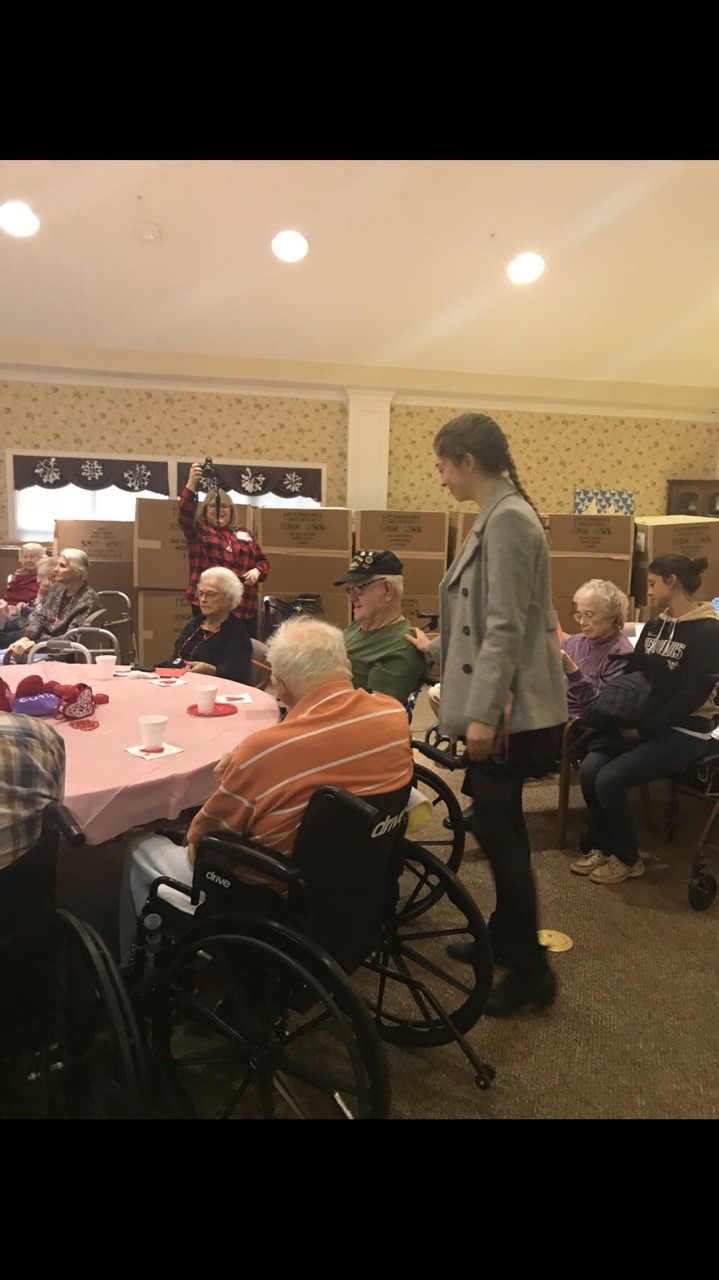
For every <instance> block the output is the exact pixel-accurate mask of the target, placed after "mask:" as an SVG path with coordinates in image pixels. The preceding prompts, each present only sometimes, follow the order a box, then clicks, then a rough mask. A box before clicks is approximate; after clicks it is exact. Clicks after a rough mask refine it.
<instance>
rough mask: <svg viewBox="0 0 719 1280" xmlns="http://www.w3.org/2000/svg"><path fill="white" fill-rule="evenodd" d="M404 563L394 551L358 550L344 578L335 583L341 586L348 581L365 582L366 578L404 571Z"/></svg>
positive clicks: (336, 585)
mask: <svg viewBox="0 0 719 1280" xmlns="http://www.w3.org/2000/svg"><path fill="white" fill-rule="evenodd" d="M403 571H404V565H403V564H402V561H401V560H398V559H397V557H396V555H395V554H394V552H393V551H358V552H357V553H356V554H355V555H353V557H352V563H351V564H350V567H349V569H348V570H347V572H346V574H345V576H344V578H338V579H337V581H336V582H335V583H334V584H333V585H334V586H335V587H341V586H342V584H343V583H345V582H347V583H349V584H350V585H351V584H352V583H353V582H364V581H365V579H366V578H381V577H382V576H383V574H396V573H403Z"/></svg>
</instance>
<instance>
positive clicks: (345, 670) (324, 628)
mask: <svg viewBox="0 0 719 1280" xmlns="http://www.w3.org/2000/svg"><path fill="white" fill-rule="evenodd" d="M267 661H268V662H269V664H270V666H271V667H272V674H273V676H275V678H276V679H278V680H281V681H282V683H283V684H285V685H287V687H288V688H289V689H293V688H294V687H295V686H297V685H301V684H304V682H305V681H306V680H316V679H317V678H318V677H320V676H326V677H327V679H328V680H331V679H336V680H341V679H349V661H348V658H347V649H346V647H345V642H344V636H343V635H342V632H341V631H340V629H339V627H333V626H332V623H330V622H323V621H322V620H321V619H320V618H311V617H309V616H307V615H302V614H300V616H299V617H297V618H288V619H287V621H286V622H283V623H282V624H281V626H279V627H278V628H277V630H276V631H275V633H274V635H273V636H270V639H269V640H268V642H267Z"/></svg>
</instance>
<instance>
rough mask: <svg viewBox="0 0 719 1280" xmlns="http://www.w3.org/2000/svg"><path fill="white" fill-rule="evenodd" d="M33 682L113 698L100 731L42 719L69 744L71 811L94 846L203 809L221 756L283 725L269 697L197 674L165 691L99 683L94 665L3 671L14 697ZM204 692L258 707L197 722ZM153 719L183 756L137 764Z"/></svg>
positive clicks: (101, 712) (142, 683) (141, 683)
mask: <svg viewBox="0 0 719 1280" xmlns="http://www.w3.org/2000/svg"><path fill="white" fill-rule="evenodd" d="M29 674H32V675H39V676H42V678H43V680H57V681H59V682H60V683H61V684H74V683H83V684H89V685H90V686H91V688H92V690H93V693H107V694H108V697H109V702H108V703H107V704H105V705H101V706H98V707H96V709H95V712H94V714H93V717H92V718H93V719H94V720H98V721H99V727H98V728H97V729H94V730H91V731H89V732H83V731H82V730H80V729H74V728H72V725H71V722H70V721H68V720H62V719H61V720H55V719H53V718H51V717H45V718H44V723H45V724H49V725H52V727H53V728H54V729H57V731H58V733H59V734H61V736H62V737H63V738H64V740H65V754H66V762H67V763H66V776H65V804H66V805H67V808H68V809H69V810H70V811H71V813H72V814H73V815H74V816H75V818H76V819H77V821H78V823H79V824H80V826H81V827H82V830H83V831H84V833H85V838H86V841H87V843H88V844H91V845H94V844H102V843H104V841H106V840H112V839H114V838H115V837H116V836H118V835H121V834H122V833H123V832H124V831H127V830H129V828H130V827H135V826H140V825H142V824H144V823H146V822H154V821H156V820H157V819H158V818H176V817H177V816H178V815H179V814H180V812H181V811H182V810H183V809H185V808H188V807H189V806H191V805H201V804H203V803H204V801H205V800H206V799H207V798H208V796H209V795H211V793H212V792H213V791H214V790H215V789H216V787H217V779H216V778H215V775H214V772H213V768H214V765H215V764H216V763H217V761H218V760H219V759H220V756H222V755H224V753H225V752H226V751H231V750H232V748H233V747H234V746H236V745H237V743H238V742H241V741H242V739H243V738H247V737H248V736H249V735H250V734H252V733H255V732H256V731H257V730H258V729H265V728H267V727H268V726H269V725H271V724H275V723H276V722H277V721H278V720H279V718H280V710H279V706H278V704H277V702H276V700H275V698H273V697H272V695H271V694H269V693H263V692H262V691H261V690H260V689H254V688H250V687H249V686H248V685H241V684H237V683H235V682H234V681H233V680H220V679H218V678H217V677H215V676H213V677H212V678H211V679H210V678H209V677H208V676H201V675H196V674H194V673H193V672H183V673H182V680H183V681H185V682H186V683H178V684H174V685H163V684H159V683H154V682H153V681H152V680H148V679H138V678H136V677H134V676H129V675H120V674H119V673H118V674H115V675H114V676H113V678H112V679H110V680H101V679H99V678H98V675H97V668H96V667H95V665H94V664H85V663H77V664H72V665H70V664H69V663H66V662H34V663H33V664H32V668H31V669H28V667H27V666H25V665H17V666H6V667H3V668H2V676H3V679H4V680H5V681H6V682H7V684H8V685H9V687H10V689H11V690H12V691H13V692H14V690H15V689H16V687H17V685H18V684H19V683H20V681H21V680H22V679H23V678H24V677H25V676H27V675H29ZM200 684H214V685H217V689H218V695H225V696H227V695H230V696H231V695H237V694H240V693H242V694H247V695H249V696H250V698H251V699H252V701H251V702H248V703H238V704H233V705H237V714H236V715H227V716H217V717H214V716H213V717H204V716H192V715H190V714H189V713H188V710H187V708H188V707H189V706H191V705H192V704H193V703H195V702H196V701H197V699H196V697H195V696H194V694H193V690H194V687H195V686H196V685H200ZM147 713H161V714H163V715H166V716H167V717H168V721H167V729H166V732H165V741H166V742H167V743H170V744H172V745H173V746H176V747H180V748H181V751H179V752H178V753H177V754H176V755H168V756H163V757H162V758H159V759H158V758H157V757H156V756H147V757H144V756H143V757H141V758H138V757H137V756H133V755H130V754H129V752H128V751H126V749H125V748H126V747H136V746H140V745H141V738H140V730H139V726H138V717H139V716H141V715H144V714H147Z"/></svg>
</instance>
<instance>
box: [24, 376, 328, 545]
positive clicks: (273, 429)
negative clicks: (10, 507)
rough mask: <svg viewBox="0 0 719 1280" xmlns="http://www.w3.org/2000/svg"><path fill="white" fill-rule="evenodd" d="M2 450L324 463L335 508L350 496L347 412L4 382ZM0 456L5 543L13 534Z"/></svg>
mask: <svg viewBox="0 0 719 1280" xmlns="http://www.w3.org/2000/svg"><path fill="white" fill-rule="evenodd" d="M0 439H1V440H2V444H3V449H13V448H16V449H38V450H42V451H43V452H44V451H51V450H52V449H53V448H55V449H58V450H63V451H64V452H74V451H75V450H80V451H83V452H85V451H87V450H88V448H90V449H91V450H92V451H93V452H96V453H98V454H101V455H102V456H107V455H109V454H110V455H111V454H113V453H118V452H121V453H122V454H123V455H126V454H136V453H139V454H142V453H148V454H154V455H158V454H159V455H161V456H162V455H163V454H167V455H168V456H176V455H178V454H190V455H194V456H195V457H196V458H198V459H199V460H202V459H203V458H204V457H206V455H208V454H209V455H210V456H211V457H217V458H220V457H224V458H232V457H233V456H237V455H238V454H239V455H240V456H241V457H242V459H251V460H253V461H258V462H259V461H262V460H264V461H267V462H273V461H276V462H296V463H301V462H306V463H322V462H323V463H325V464H326V467H327V488H326V499H325V500H326V505H327V506H330V507H342V506H344V505H345V502H346V497H347V404H346V403H342V402H340V401H337V400H301V399H292V398H290V397H277V396H267V397H260V396H254V395H252V396H241V395H232V394H224V393H219V392H204V391H202V392H200V391H158V390H148V391H146V390H141V389H135V388H134V387H84V386H83V387H79V386H77V387H75V386H64V385H55V384H52V383H31V382H3V381H0ZM8 530H9V524H8V511H7V483H6V475H5V453H4V452H3V451H0V538H2V539H6V538H7V536H8Z"/></svg>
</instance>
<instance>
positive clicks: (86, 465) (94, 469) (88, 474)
mask: <svg viewBox="0 0 719 1280" xmlns="http://www.w3.org/2000/svg"><path fill="white" fill-rule="evenodd" d="M80 471H81V473H82V475H83V476H84V478H85V479H86V480H100V479H101V478H102V467H101V465H100V463H99V462H90V460H89V458H88V459H86V461H85V462H83V464H82V466H81V467H80Z"/></svg>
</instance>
